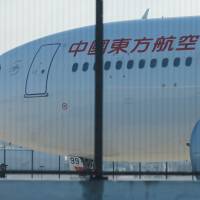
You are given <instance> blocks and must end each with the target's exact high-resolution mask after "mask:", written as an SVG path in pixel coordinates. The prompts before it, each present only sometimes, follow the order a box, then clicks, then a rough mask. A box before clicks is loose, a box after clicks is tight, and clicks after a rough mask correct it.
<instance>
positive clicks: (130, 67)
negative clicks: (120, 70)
mask: <svg viewBox="0 0 200 200" xmlns="http://www.w3.org/2000/svg"><path fill="white" fill-rule="evenodd" d="M133 65H134V61H133V60H129V61H128V63H127V69H132V68H133Z"/></svg>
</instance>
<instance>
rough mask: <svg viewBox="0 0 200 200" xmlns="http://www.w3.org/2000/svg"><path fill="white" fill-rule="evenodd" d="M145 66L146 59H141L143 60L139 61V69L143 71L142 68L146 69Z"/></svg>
mask: <svg viewBox="0 0 200 200" xmlns="http://www.w3.org/2000/svg"><path fill="white" fill-rule="evenodd" d="M144 66H145V60H144V59H141V60H140V61H139V68H140V69H142V68H144Z"/></svg>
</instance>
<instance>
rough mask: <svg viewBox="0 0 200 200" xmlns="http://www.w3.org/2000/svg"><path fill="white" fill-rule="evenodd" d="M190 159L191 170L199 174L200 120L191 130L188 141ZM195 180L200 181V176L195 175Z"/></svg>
mask: <svg viewBox="0 0 200 200" xmlns="http://www.w3.org/2000/svg"><path fill="white" fill-rule="evenodd" d="M190 159H191V163H192V170H193V172H195V173H197V172H198V173H199V172H200V120H199V121H198V122H197V123H196V125H195V126H194V128H193V131H192V135H191V139H190ZM196 177H197V179H200V174H197V176H196Z"/></svg>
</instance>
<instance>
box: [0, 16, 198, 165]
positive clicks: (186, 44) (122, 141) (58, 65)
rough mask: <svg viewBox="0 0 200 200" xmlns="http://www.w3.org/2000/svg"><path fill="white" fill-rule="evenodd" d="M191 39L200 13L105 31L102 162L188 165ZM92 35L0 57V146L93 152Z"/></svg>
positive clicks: (194, 53)
mask: <svg viewBox="0 0 200 200" xmlns="http://www.w3.org/2000/svg"><path fill="white" fill-rule="evenodd" d="M199 35H200V17H187V18H171V19H154V20H137V21H126V22H117V23H108V24H105V25H104V39H105V41H104V45H103V46H104V63H106V62H107V64H104V68H105V69H104V112H103V116H104V119H103V134H104V159H106V160H113V161H167V160H187V159H189V148H188V146H187V145H186V143H187V142H188V141H189V139H190V136H191V133H192V129H193V127H194V126H195V124H196V122H197V121H198V120H199V119H200V87H199V86H200V38H199ZM94 38H95V27H94V26H89V27H84V28H80V29H74V30H71V31H66V32H62V33H58V34H55V35H51V36H48V37H45V38H42V39H39V40H36V41H33V42H30V43H28V44H25V45H22V46H20V47H18V48H15V49H13V50H11V51H9V52H7V53H5V54H3V55H1V58H0V65H1V69H0V90H1V94H0V139H1V140H5V141H8V142H12V143H13V144H18V145H22V146H24V147H28V148H31V149H34V150H39V151H45V152H49V153H54V154H61V155H70V154H73V155H74V154H76V155H80V156H84V157H92V156H93V151H94V62H95V56H94V52H95V51H94V50H95V48H94V46H93V45H92V42H93V41H94ZM141 39H143V40H141ZM159 39H160V42H158V40H159ZM139 40H140V44H138V43H139ZM119 43H120V44H119ZM152 59H154V61H152ZM164 59H166V60H165V62H166V63H167V60H168V63H167V65H166V66H165V65H164V61H163V60H164ZM141 60H143V61H141ZM128 62H129V64H128ZM166 63H165V64H166ZM132 64H133V66H132ZM76 67H78V68H76Z"/></svg>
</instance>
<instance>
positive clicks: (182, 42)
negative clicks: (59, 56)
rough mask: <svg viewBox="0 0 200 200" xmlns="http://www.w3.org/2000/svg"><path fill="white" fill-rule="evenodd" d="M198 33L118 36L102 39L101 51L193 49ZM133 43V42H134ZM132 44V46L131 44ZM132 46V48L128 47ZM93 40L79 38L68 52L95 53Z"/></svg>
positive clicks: (139, 51) (114, 52)
mask: <svg viewBox="0 0 200 200" xmlns="http://www.w3.org/2000/svg"><path fill="white" fill-rule="evenodd" d="M199 37H200V35H184V36H180V37H177V36H176V37H175V36H173V35H171V36H160V37H158V38H147V37H143V38H140V39H131V38H120V39H113V40H109V39H105V40H103V53H104V54H105V53H107V54H111V53H113V54H120V53H127V54H128V53H143V52H147V51H148V50H149V51H151V52H164V51H188V50H194V49H195V48H196V44H197V42H198V40H199ZM134 43H135V44H134ZM133 45H134V46H133ZM129 46H132V48H133V47H134V48H133V49H130V48H129ZM95 52H96V43H95V41H92V42H88V41H83V40H81V41H80V42H76V43H73V44H72V45H71V46H70V48H69V53H72V54H73V56H74V57H76V56H77V55H78V54H79V53H85V54H87V55H95Z"/></svg>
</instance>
